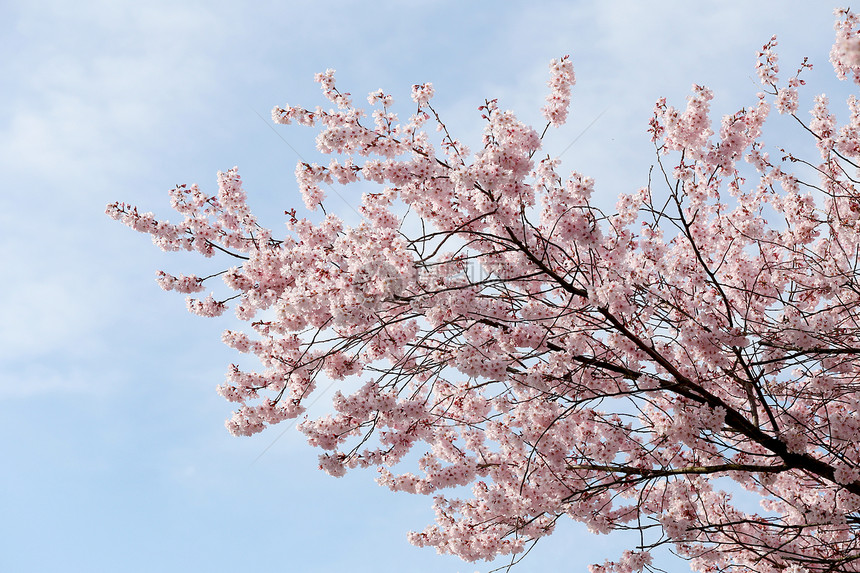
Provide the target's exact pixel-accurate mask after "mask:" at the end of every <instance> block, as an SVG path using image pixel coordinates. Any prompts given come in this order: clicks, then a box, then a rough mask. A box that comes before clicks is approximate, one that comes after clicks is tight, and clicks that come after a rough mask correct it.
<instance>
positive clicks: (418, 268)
mask: <svg viewBox="0 0 860 573" xmlns="http://www.w3.org/2000/svg"><path fill="white" fill-rule="evenodd" d="M836 31H837V34H836V36H837V38H836V43H835V45H834V48H833V50H832V52H831V61H832V63H833V65H834V68H835V71H836V74H837V75H838V76H839V77H840V78H845V77H847V76H849V75H850V76H852V77H853V79H854V81H855V82H857V83H858V84H860V18H858V16H857V15H855V14H854V13H852V12H849V11H847V10H843V11H839V12H838V21H837V25H836ZM775 46H776V40H775V38H774V39H771V41H770V42H768V43H767V44H766V45H765V46H764V48H763V50H762V52H761V53H760V54H759V59H758V64H757V71H758V76H759V78H760V80H761V83H762V86H763V93H761V94H759V97H758V101H756V102H755V103H754V105H752V106H751V107H748V108H745V109H741V110H740V111H738V112H737V113H735V114H733V115H730V116H726V117H724V118H723V119H722V121H721V123H720V125H719V127H716V126H714V124H713V122H712V120H711V118H710V117H709V106H710V101H711V99H712V93H711V92H710V91H709V90H708V89H707V88H704V87H699V86H695V87H694V90H693V94H692V95H691V96H690V98H689V99H688V102H687V105H686V107H685V108H684V109H676V108H675V107H672V106H671V105H669V104H668V103H666V101H665V100H660V101H658V102H657V105H656V107H655V110H654V116H653V118H652V120H651V122H650V128H649V130H650V133H651V137H652V140H653V141H654V144H655V146H656V153H657V155H656V157H657V159H656V164H655V167H654V169H653V170H652V174H651V177H649V179H648V180H649V184H648V185H647V186H644V187H643V188H641V189H639V190H638V191H635V192H634V193H631V194H626V195H622V196H621V197H620V199H619V200H618V203H617V206H616V212H615V213H613V214H607V213H605V212H603V211H602V210H601V209H599V208H598V207H596V206H595V205H594V204H593V201H592V200H591V193H592V190H593V181H592V179H591V178H589V177H588V176H586V175H583V174H580V173H573V174H572V175H571V176H570V177H569V178H567V179H563V178H562V177H561V176H560V175H559V174H558V172H557V171H558V168H559V161H558V159H554V158H552V157H549V156H542V155H541V153H540V150H541V142H542V138H543V134H542V133H540V132H539V131H536V130H535V129H533V128H532V127H529V126H527V125H524V124H523V123H521V122H520V121H518V120H517V118H516V116H515V115H514V114H513V113H512V112H510V111H503V110H502V108H500V107H499V104H498V103H497V101H496V100H488V101H486V103H485V105H483V106H481V107H480V108H479V110H480V112H481V113H482V117H483V119H484V120H486V127H485V130H484V133H483V139H482V143H481V147H480V149H478V150H477V152H476V153H474V154H472V153H470V152H469V150H468V149H467V148H466V147H465V146H464V145H463V144H462V143H461V142H460V141H459V140H458V139H456V138H455V137H454V136H453V135H452V133H451V132H450V131H449V129H448V127H447V126H446V125H445V123H443V121H442V118H441V117H440V115H439V114H438V113H437V110H436V108H434V106H433V104H432V103H431V102H432V97H433V95H434V91H433V87H432V86H431V85H430V84H424V85H416V86H413V88H412V100H413V103H414V105H412V104H411V107H412V110H413V112H412V114H411V115H410V116H409V117H408V118H407V119H406V120H405V121H402V120H401V119H400V117H399V116H398V114H397V113H395V112H394V111H393V109H394V107H393V106H394V102H393V98H392V96H390V95H388V94H386V93H384V92H383V91H381V90H380V91H378V92H373V93H371V94H370V95H369V97H368V102H369V104H370V106H372V111H369V112H368V111H366V110H365V109H363V108H362V107H360V106H358V105H356V104H355V103H354V102H353V100H352V99H351V97H350V94H348V93H344V92H342V91H340V90H339V89H338V88H337V87H336V85H335V79H334V73H333V71H331V70H329V71H327V72H325V73H322V74H319V75H318V76H317V78H316V79H317V81H318V82H319V83H320V84H321V86H322V91H323V94H324V95H325V97H326V98H327V99H328V100H329V101H330V102H331V104H332V105H333V106H334V107H333V109H328V110H326V109H323V108H320V107H317V108H316V109H314V110H310V109H305V108H303V107H299V106H289V105H285V106H284V107H276V108H275V109H274V110H273V113H272V115H273V118H274V120H275V122H276V123H280V124H289V123H291V122H295V123H299V124H302V125H306V126H311V127H316V128H318V129H319V135H318V136H317V147H318V148H319V150H320V151H321V152H323V153H326V154H330V155H332V156H333V159H332V160H331V162H330V163H329V164H328V165H317V164H309V163H304V162H300V163H299V164H298V166H297V167H296V178H297V181H298V186H299V188H300V190H301V194H302V197H303V198H304V203H305V205H306V206H307V208H308V209H310V210H311V211H314V210H317V209H321V210H322V212H323V213H322V214H320V215H319V216H316V218H315V220H314V221H312V220H311V219H308V218H300V217H299V216H298V215H297V214H296V211H295V210H293V211H290V212H288V213H286V215H287V220H286V227H287V231H286V233H284V234H279V233H276V232H274V231H272V230H269V229H266V228H264V227H263V226H261V225H260V224H258V223H257V220H256V218H255V217H254V215H253V214H252V213H251V211H250V210H249V208H248V206H247V202H246V194H245V191H244V190H243V188H242V184H241V179H240V177H239V175H238V173H237V170H236V169H235V168H234V169H231V170H229V171H226V172H224V173H219V174H218V190H217V192H216V193H215V194H207V193H206V192H204V191H203V190H201V189H200V188H199V187H198V186H196V185H190V186H187V185H179V186H177V187H176V188H175V189H173V190H172V191H171V193H170V196H171V201H172V206H173V208H174V209H175V210H176V211H178V213H179V214H180V215H181V216H182V217H183V219H182V221H181V222H179V223H176V224H174V223H170V222H168V221H166V220H162V219H157V218H156V217H155V216H153V215H152V214H150V213H141V212H139V211H138V210H137V209H136V208H135V207H132V206H129V205H126V204H123V203H114V204H112V205H109V206H108V209H107V212H108V214H109V215H110V216H112V217H114V218H115V219H118V220H120V221H122V222H124V223H125V224H127V225H128V226H130V227H132V228H133V229H135V230H138V231H141V232H144V233H149V234H150V235H152V239H153V241H154V242H155V243H156V244H157V245H158V246H159V247H161V248H162V249H164V250H168V251H179V250H187V251H196V252H198V253H201V254H203V255H204V256H206V257H221V258H223V259H224V260H225V261H232V263H230V264H233V265H234V266H232V267H230V268H227V269H226V270H224V271H223V272H221V273H218V275H213V276H209V277H205V278H204V277H198V276H194V275H189V276H182V275H180V276H172V275H169V274H167V273H164V272H159V273H158V282H159V283H160V284H161V286H162V287H163V288H164V289H166V290H176V291H178V292H181V293H198V292H202V291H204V290H206V288H207V287H208V286H209V284H210V283H212V282H213V281H215V280H216V277H220V280H223V282H224V283H225V285H226V286H224V285H222V286H221V287H217V286H215V285H213V288H215V289H216V290H220V291H224V293H226V294H222V295H216V294H208V295H207V296H206V297H205V298H202V299H198V298H191V297H189V298H188V309H189V310H190V311H191V312H194V313H196V314H199V315H202V316H216V315H219V314H221V313H223V312H224V311H225V310H226V309H227V308H228V304H229V305H231V306H232V307H233V309H234V311H235V313H236V316H237V317H238V318H239V319H241V320H242V321H246V322H247V323H248V324H249V326H250V329H249V330H247V331H243V332H240V331H233V330H228V331H226V332H224V334H223V340H224V342H225V343H226V344H227V345H228V346H230V347H232V348H234V349H236V350H237V351H239V352H243V353H251V354H253V355H256V357H258V358H259V361H260V363H261V365H262V366H261V368H260V370H259V371H257V372H250V371H245V370H242V369H240V368H239V367H238V366H236V365H233V366H230V368H229V369H228V372H227V377H226V381H225V382H224V383H223V384H222V385H220V386H219V387H218V391H219V392H220V393H221V395H223V396H224V397H225V398H226V399H227V400H229V401H231V402H235V403H236V404H237V408H238V409H237V410H236V411H235V413H234V414H233V416H232V418H231V419H229V420H228V421H227V428H228V429H229V430H230V432H232V433H233V434H235V435H251V434H254V433H257V432H260V431H262V430H264V429H265V428H266V427H268V426H270V425H274V424H278V423H280V422H284V421H285V420H292V419H296V418H300V417H303V414H304V412H305V408H306V407H307V405H308V403H309V401H310V400H311V399H312V396H313V395H314V392H319V391H320V390H319V385H320V383H321V381H322V380H323V379H327V380H333V381H336V383H338V384H340V388H341V389H340V390H339V391H337V392H336V393H335V395H334V398H333V401H332V407H331V409H330V413H329V414H328V415H325V416H322V417H320V418H316V419H310V418H308V417H306V416H305V417H303V419H302V421H301V423H300V424H299V426H298V427H299V429H300V430H301V431H302V432H303V433H304V434H305V435H306V436H307V439H308V441H309V443H310V444H311V445H313V446H316V447H319V448H321V449H322V450H323V453H322V455H321V456H320V467H321V468H322V469H323V470H325V471H326V472H328V473H329V474H331V475H334V476H341V475H343V474H344V473H345V472H346V471H347V470H349V469H352V468H356V467H372V468H378V472H379V477H378V482H379V483H380V484H381V485H384V486H386V487H389V488H391V489H392V490H395V491H404V492H411V493H417V494H424V495H428V496H432V497H433V504H434V507H435V511H436V520H435V523H434V524H432V525H430V526H428V527H427V528H426V529H425V530H424V531H421V532H413V533H410V534H409V539H410V540H411V542H412V543H414V544H415V545H418V546H433V547H435V548H437V549H438V550H439V551H441V552H447V553H452V554H455V555H458V556H459V557H461V558H462V559H465V560H468V561H475V560H481V559H491V558H494V557H497V556H499V555H512V556H517V555H520V554H522V553H523V552H524V551H525V550H527V549H528V548H529V546H530V544H532V543H534V542H536V541H537V540H539V539H540V538H542V537H544V536H546V535H549V534H551V533H552V532H553V529H554V527H555V525H556V522H557V521H558V520H560V519H564V518H572V519H574V520H576V521H579V522H582V523H584V524H586V525H587V526H588V528H589V529H590V530H591V531H593V532H595V533H608V532H612V531H618V530H634V531H636V532H638V533H639V535H638V539H639V543H638V544H637V545H636V546H635V547H630V548H629V549H628V550H627V551H624V553H623V554H622V555H620V556H611V557H612V559H613V561H607V562H606V563H604V564H603V565H593V566H592V569H591V570H592V571H593V572H594V573H597V572H608V571H616V572H619V573H622V572H624V573H628V572H632V571H641V570H643V569H646V570H647V569H652V568H653V566H652V565H651V563H652V557H651V551H652V550H653V549H654V548H657V547H660V546H664V545H665V546H667V547H669V548H671V550H672V551H673V552H674V553H676V554H677V555H679V556H682V557H683V558H686V559H688V560H689V561H690V562H691V565H692V567H693V568H694V569H696V570H699V571H757V572H760V573H770V572H779V571H790V572H793V573H799V572H802V571H808V572H813V571H814V572H824V571H860V442H858V440H857V436H858V434H860V379H858V377H860V279H858V277H860V273H858V265H860V191H858V189H857V186H856V184H857V177H858V162H860V100H858V99H856V98H854V97H853V96H852V97H851V98H849V100H848V102H847V105H848V109H849V111H850V119H849V121H848V123H847V124H845V125H841V126H840V125H837V122H836V119H835V117H834V115H832V114H831V112H830V111H829V108H828V100H827V98H826V97H824V96H818V97H817V98H816V99H815V105H814V108H813V109H812V111H811V116H810V117H808V118H807V116H806V114H800V113H799V112H798V90H799V89H800V88H801V87H802V85H803V84H804V80H803V79H802V78H803V74H802V72H803V71H804V68H807V67H809V64H808V63H807V62H806V61H804V62H803V63H802V64H801V65H800V69H799V70H798V72H797V73H796V74H795V75H793V76H791V77H790V78H789V79H788V80H787V81H784V80H782V79H780V76H779V69H778V65H777V56H776V52H775ZM573 84H574V73H573V67H572V63H571V60H570V59H569V58H568V57H567V56H565V57H563V58H561V59H558V60H554V61H553V62H552V64H551V66H550V80H549V86H550V90H551V91H550V95H549V97H548V98H547V103H546V106H545V107H544V108H543V113H544V116H545V118H546V120H547V125H546V128H545V129H544V130H543V133H546V129H547V128H549V127H552V126H555V127H557V126H561V125H562V124H564V122H565V119H566V117H567V113H568V107H569V104H570V91H571V87H572V86H573ZM773 108H775V110H776V111H777V112H778V113H779V114H784V115H786V116H790V117H793V118H795V119H796V120H797V123H798V124H799V127H798V131H799V132H800V133H802V134H803V136H804V137H807V138H810V139H811V140H814V142H815V145H816V146H817V149H818V152H819V154H820V157H818V158H816V159H811V158H804V157H802V156H800V155H799V154H796V153H795V152H793V151H792V150H791V149H789V148H788V146H787V145H783V146H781V147H778V148H775V149H778V150H779V151H778V153H775V154H773V155H772V154H771V153H769V152H768V151H767V148H766V147H765V145H764V143H763V141H762V135H761V134H762V127H763V125H764V124H765V121H766V119H767V118H768V116H769V114H770V113H771V110H772V109H773ZM433 127H435V128H436V130H437V131H438V133H436V134H432V133H433V132H432V129H431V130H429V131H428V129H427V128H433ZM431 134H432V135H431ZM772 151H773V150H772ZM799 173H800V174H803V173H805V174H806V176H805V177H802V176H801V175H799ZM810 173H812V174H814V175H813V176H810V175H809V174H810ZM643 175H644V174H643ZM335 183H337V184H341V185H351V184H359V185H362V186H363V187H365V188H371V187H368V185H369V183H373V184H378V186H374V187H372V188H373V189H375V190H376V191H377V192H365V193H364V194H363V195H362V197H361V207H360V214H361V217H362V220H361V221H360V222H359V223H358V224H357V225H355V226H347V225H346V224H345V223H344V222H343V221H342V219H341V218H339V217H337V216H336V215H334V214H332V213H326V212H325V209H324V208H323V204H324V197H325V192H324V188H326V187H327V186H329V185H333V184H335ZM225 266H228V265H227V264H225ZM410 452H412V454H413V455H411V456H410V455H409V454H410ZM740 488H743V489H745V490H747V491H748V492H751V493H752V494H755V495H756V496H758V497H759V498H760V499H761V509H760V510H758V511H750V510H748V509H744V508H741V507H740V504H739V503H737V502H735V501H734V500H733V497H732V493H733V492H735V493H736V492H737V491H740Z"/></svg>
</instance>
